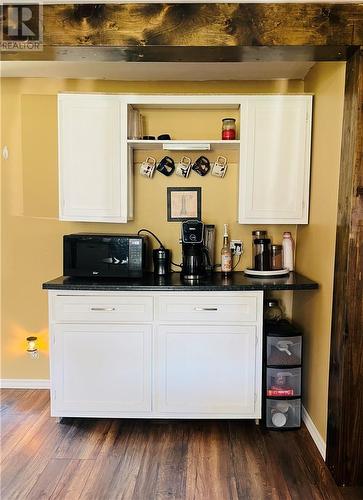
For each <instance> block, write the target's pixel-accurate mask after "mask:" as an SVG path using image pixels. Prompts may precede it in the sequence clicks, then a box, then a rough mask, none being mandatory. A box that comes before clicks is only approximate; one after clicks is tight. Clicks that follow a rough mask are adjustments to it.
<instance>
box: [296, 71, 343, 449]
mask: <svg viewBox="0 0 363 500" xmlns="http://www.w3.org/2000/svg"><path fill="white" fill-rule="evenodd" d="M344 78H345V63H319V64H316V65H315V66H314V67H313V68H312V69H311V70H310V72H309V73H308V75H307V76H306V78H305V91H306V92H313V93H315V99H314V119H313V146H312V169H311V190H310V219H309V225H307V226H299V227H298V232H297V252H296V269H297V271H298V272H300V273H302V274H305V275H306V276H308V277H309V278H311V279H314V280H316V281H317V282H318V283H319V285H320V288H319V290H318V291H316V292H308V293H295V294H294V302H293V317H294V319H295V320H296V321H297V322H298V323H299V324H300V325H301V326H302V327H303V331H304V334H305V344H304V349H305V352H304V392H305V396H304V405H305V408H306V409H307V411H308V413H309V415H310V416H311V418H312V420H313V422H314V424H315V425H316V427H317V429H318V431H319V432H320V434H321V436H322V437H323V439H326V427H327V396H328V374H329V355H330V327H331V308H332V292H333V273H334V256H335V233H336V218H337V206H338V181H339V166H340V147H341V130H342V117H343V98H344Z"/></svg>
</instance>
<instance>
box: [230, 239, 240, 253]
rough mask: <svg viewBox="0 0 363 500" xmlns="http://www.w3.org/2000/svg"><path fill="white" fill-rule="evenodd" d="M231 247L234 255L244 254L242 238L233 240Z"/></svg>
mask: <svg viewBox="0 0 363 500" xmlns="http://www.w3.org/2000/svg"><path fill="white" fill-rule="evenodd" d="M230 249H231V250H232V253H233V255H242V254H243V243H242V241H241V240H231V243H230Z"/></svg>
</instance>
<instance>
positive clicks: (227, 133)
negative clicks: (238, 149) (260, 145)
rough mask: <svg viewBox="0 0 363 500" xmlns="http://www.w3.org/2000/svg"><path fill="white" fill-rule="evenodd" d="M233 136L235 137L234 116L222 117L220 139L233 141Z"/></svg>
mask: <svg viewBox="0 0 363 500" xmlns="http://www.w3.org/2000/svg"><path fill="white" fill-rule="evenodd" d="M235 138H236V120H235V119H234V118H223V120H222V139H223V140H224V141H233V140H234V139H235Z"/></svg>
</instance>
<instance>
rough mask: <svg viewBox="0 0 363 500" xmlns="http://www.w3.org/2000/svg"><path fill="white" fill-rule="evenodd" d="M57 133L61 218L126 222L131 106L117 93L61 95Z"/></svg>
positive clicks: (59, 97) (59, 98)
mask: <svg viewBox="0 0 363 500" xmlns="http://www.w3.org/2000/svg"><path fill="white" fill-rule="evenodd" d="M58 131H59V135H58V152H59V155H58V156H59V188H60V193H59V194H60V199H59V210H60V219H61V220H72V221H95V222H127V212H128V163H127V144H126V137H127V105H126V103H125V102H123V100H122V99H121V97H120V96H117V95H99V94H94V95H91V94H60V95H59V96H58ZM122 138H124V140H122Z"/></svg>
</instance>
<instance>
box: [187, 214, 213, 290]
mask: <svg viewBox="0 0 363 500" xmlns="http://www.w3.org/2000/svg"><path fill="white" fill-rule="evenodd" d="M181 232H182V234H181V241H182V250H183V265H182V272H181V274H182V277H183V278H184V279H185V280H191V281H193V280H198V279H201V278H203V277H204V276H205V273H206V266H207V265H208V263H209V255H208V251H207V249H206V248H205V246H204V241H203V235H204V224H203V222H201V221H199V220H187V221H185V222H183V223H182V230H181Z"/></svg>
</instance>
